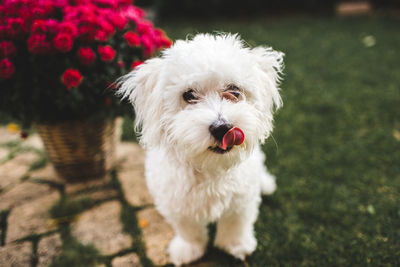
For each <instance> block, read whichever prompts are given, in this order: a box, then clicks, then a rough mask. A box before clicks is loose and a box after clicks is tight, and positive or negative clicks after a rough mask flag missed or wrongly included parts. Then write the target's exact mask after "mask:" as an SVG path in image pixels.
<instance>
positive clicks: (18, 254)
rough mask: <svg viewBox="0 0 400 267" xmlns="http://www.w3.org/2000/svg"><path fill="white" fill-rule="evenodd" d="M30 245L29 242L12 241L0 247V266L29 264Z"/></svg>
mask: <svg viewBox="0 0 400 267" xmlns="http://www.w3.org/2000/svg"><path fill="white" fill-rule="evenodd" d="M31 256H32V245H31V243H30V242H24V243H21V244H16V243H12V244H9V245H6V246H4V247H0V266H4V267H5V266H7V267H20V266H31Z"/></svg>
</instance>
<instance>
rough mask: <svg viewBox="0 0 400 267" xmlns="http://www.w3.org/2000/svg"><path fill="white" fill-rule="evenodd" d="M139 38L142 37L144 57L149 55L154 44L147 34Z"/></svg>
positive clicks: (152, 50)
mask: <svg viewBox="0 0 400 267" xmlns="http://www.w3.org/2000/svg"><path fill="white" fill-rule="evenodd" d="M141 39H142V45H143V49H144V51H143V52H144V55H145V56H146V57H149V56H151V55H152V54H153V53H154V50H155V44H154V42H153V40H152V39H151V37H150V36H148V35H143V36H142V37H141Z"/></svg>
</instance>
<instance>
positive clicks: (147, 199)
mask: <svg viewBox="0 0 400 267" xmlns="http://www.w3.org/2000/svg"><path fill="white" fill-rule="evenodd" d="M118 178H119V181H120V183H121V186H122V190H123V193H124V196H125V198H126V200H127V201H128V202H129V204H131V205H133V206H143V205H149V204H152V203H153V198H152V196H151V195H150V193H149V191H148V189H147V185H146V180H145V178H144V170H143V167H140V168H138V169H136V170H135V169H131V170H125V171H120V172H119V173H118Z"/></svg>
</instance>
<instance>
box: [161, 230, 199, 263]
mask: <svg viewBox="0 0 400 267" xmlns="http://www.w3.org/2000/svg"><path fill="white" fill-rule="evenodd" d="M204 250H205V245H204V244H200V243H191V242H187V241H185V240H183V239H182V238H181V237H180V236H175V237H174V239H172V241H171V243H170V244H169V257H170V260H171V261H172V263H173V264H175V265H176V266H181V265H182V264H187V263H190V262H192V261H195V260H197V259H199V258H200V257H201V256H203V254H204Z"/></svg>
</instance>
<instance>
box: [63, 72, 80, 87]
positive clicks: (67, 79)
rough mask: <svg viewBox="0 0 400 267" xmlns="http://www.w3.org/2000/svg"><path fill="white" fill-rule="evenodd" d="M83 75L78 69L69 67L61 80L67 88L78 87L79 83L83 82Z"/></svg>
mask: <svg viewBox="0 0 400 267" xmlns="http://www.w3.org/2000/svg"><path fill="white" fill-rule="evenodd" d="M82 78H83V77H82V75H81V73H80V72H79V71H78V70H75V69H67V70H66V71H65V72H64V73H63V75H62V77H61V81H62V82H63V83H64V84H65V85H66V86H67V89H68V90H70V89H71V88H73V87H74V88H77V87H78V86H79V84H80V83H81V82H82Z"/></svg>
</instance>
